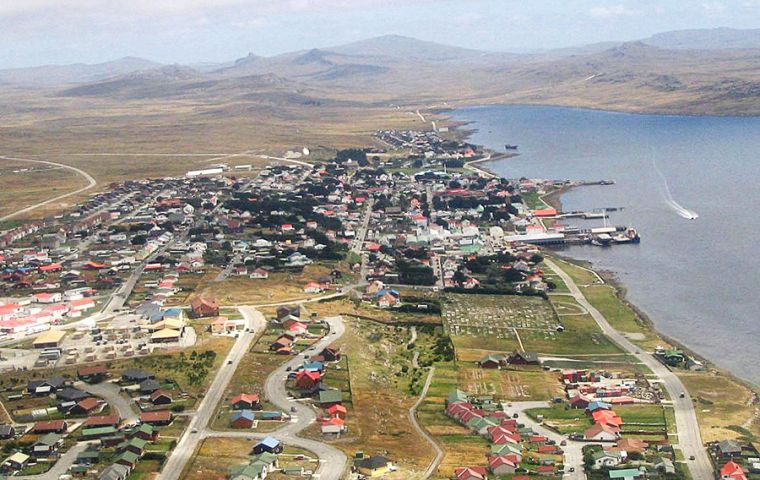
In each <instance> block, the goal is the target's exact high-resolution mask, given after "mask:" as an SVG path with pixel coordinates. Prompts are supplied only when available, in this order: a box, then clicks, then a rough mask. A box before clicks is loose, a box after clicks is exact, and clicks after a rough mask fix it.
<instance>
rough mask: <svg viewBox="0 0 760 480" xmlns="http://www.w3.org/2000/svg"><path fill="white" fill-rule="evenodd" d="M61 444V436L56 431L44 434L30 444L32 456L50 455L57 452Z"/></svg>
mask: <svg viewBox="0 0 760 480" xmlns="http://www.w3.org/2000/svg"><path fill="white" fill-rule="evenodd" d="M61 446H63V437H61V436H60V435H58V434H57V433H48V434H45V435H43V436H41V437H40V438H39V439H38V440H37V441H36V442H34V444H32V456H34V457H52V456H53V455H56V454H57V453H58V449H59V448H61Z"/></svg>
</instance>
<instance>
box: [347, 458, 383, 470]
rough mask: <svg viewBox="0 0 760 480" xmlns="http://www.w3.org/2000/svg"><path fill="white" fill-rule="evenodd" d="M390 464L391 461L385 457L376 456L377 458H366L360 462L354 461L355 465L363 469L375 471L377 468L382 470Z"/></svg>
mask: <svg viewBox="0 0 760 480" xmlns="http://www.w3.org/2000/svg"><path fill="white" fill-rule="evenodd" d="M389 463H390V460H388V459H387V458H385V457H381V456H376V457H365V458H362V459H360V460H356V461H354V465H356V466H357V467H361V468H368V469H371V470H374V469H376V468H382V467H386V466H388V464H389Z"/></svg>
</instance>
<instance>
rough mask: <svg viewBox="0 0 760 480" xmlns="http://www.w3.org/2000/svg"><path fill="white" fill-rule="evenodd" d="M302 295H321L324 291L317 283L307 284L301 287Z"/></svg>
mask: <svg viewBox="0 0 760 480" xmlns="http://www.w3.org/2000/svg"><path fill="white" fill-rule="evenodd" d="M303 291H304V293H322V292H324V291H325V289H324V287H323V286H322V285H320V284H318V283H317V282H309V283H307V284H306V285H304V287H303Z"/></svg>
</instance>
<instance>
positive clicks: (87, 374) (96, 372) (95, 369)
mask: <svg viewBox="0 0 760 480" xmlns="http://www.w3.org/2000/svg"><path fill="white" fill-rule="evenodd" d="M107 376H108V368H106V366H105V365H93V366H89V367H81V368H79V369H78V370H77V378H78V379H79V380H82V381H83V382H87V383H100V382H102V381H103V380H105V378H106V377H107Z"/></svg>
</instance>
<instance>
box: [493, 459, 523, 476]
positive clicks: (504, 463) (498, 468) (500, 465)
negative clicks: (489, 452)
mask: <svg viewBox="0 0 760 480" xmlns="http://www.w3.org/2000/svg"><path fill="white" fill-rule="evenodd" d="M488 468H489V469H490V470H491V473H493V474H494V475H496V476H503V475H512V474H513V473H515V470H516V469H517V465H516V464H515V462H514V461H513V460H512V459H510V458H508V457H507V456H506V455H499V456H495V457H491V458H490V459H489V460H488Z"/></svg>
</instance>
